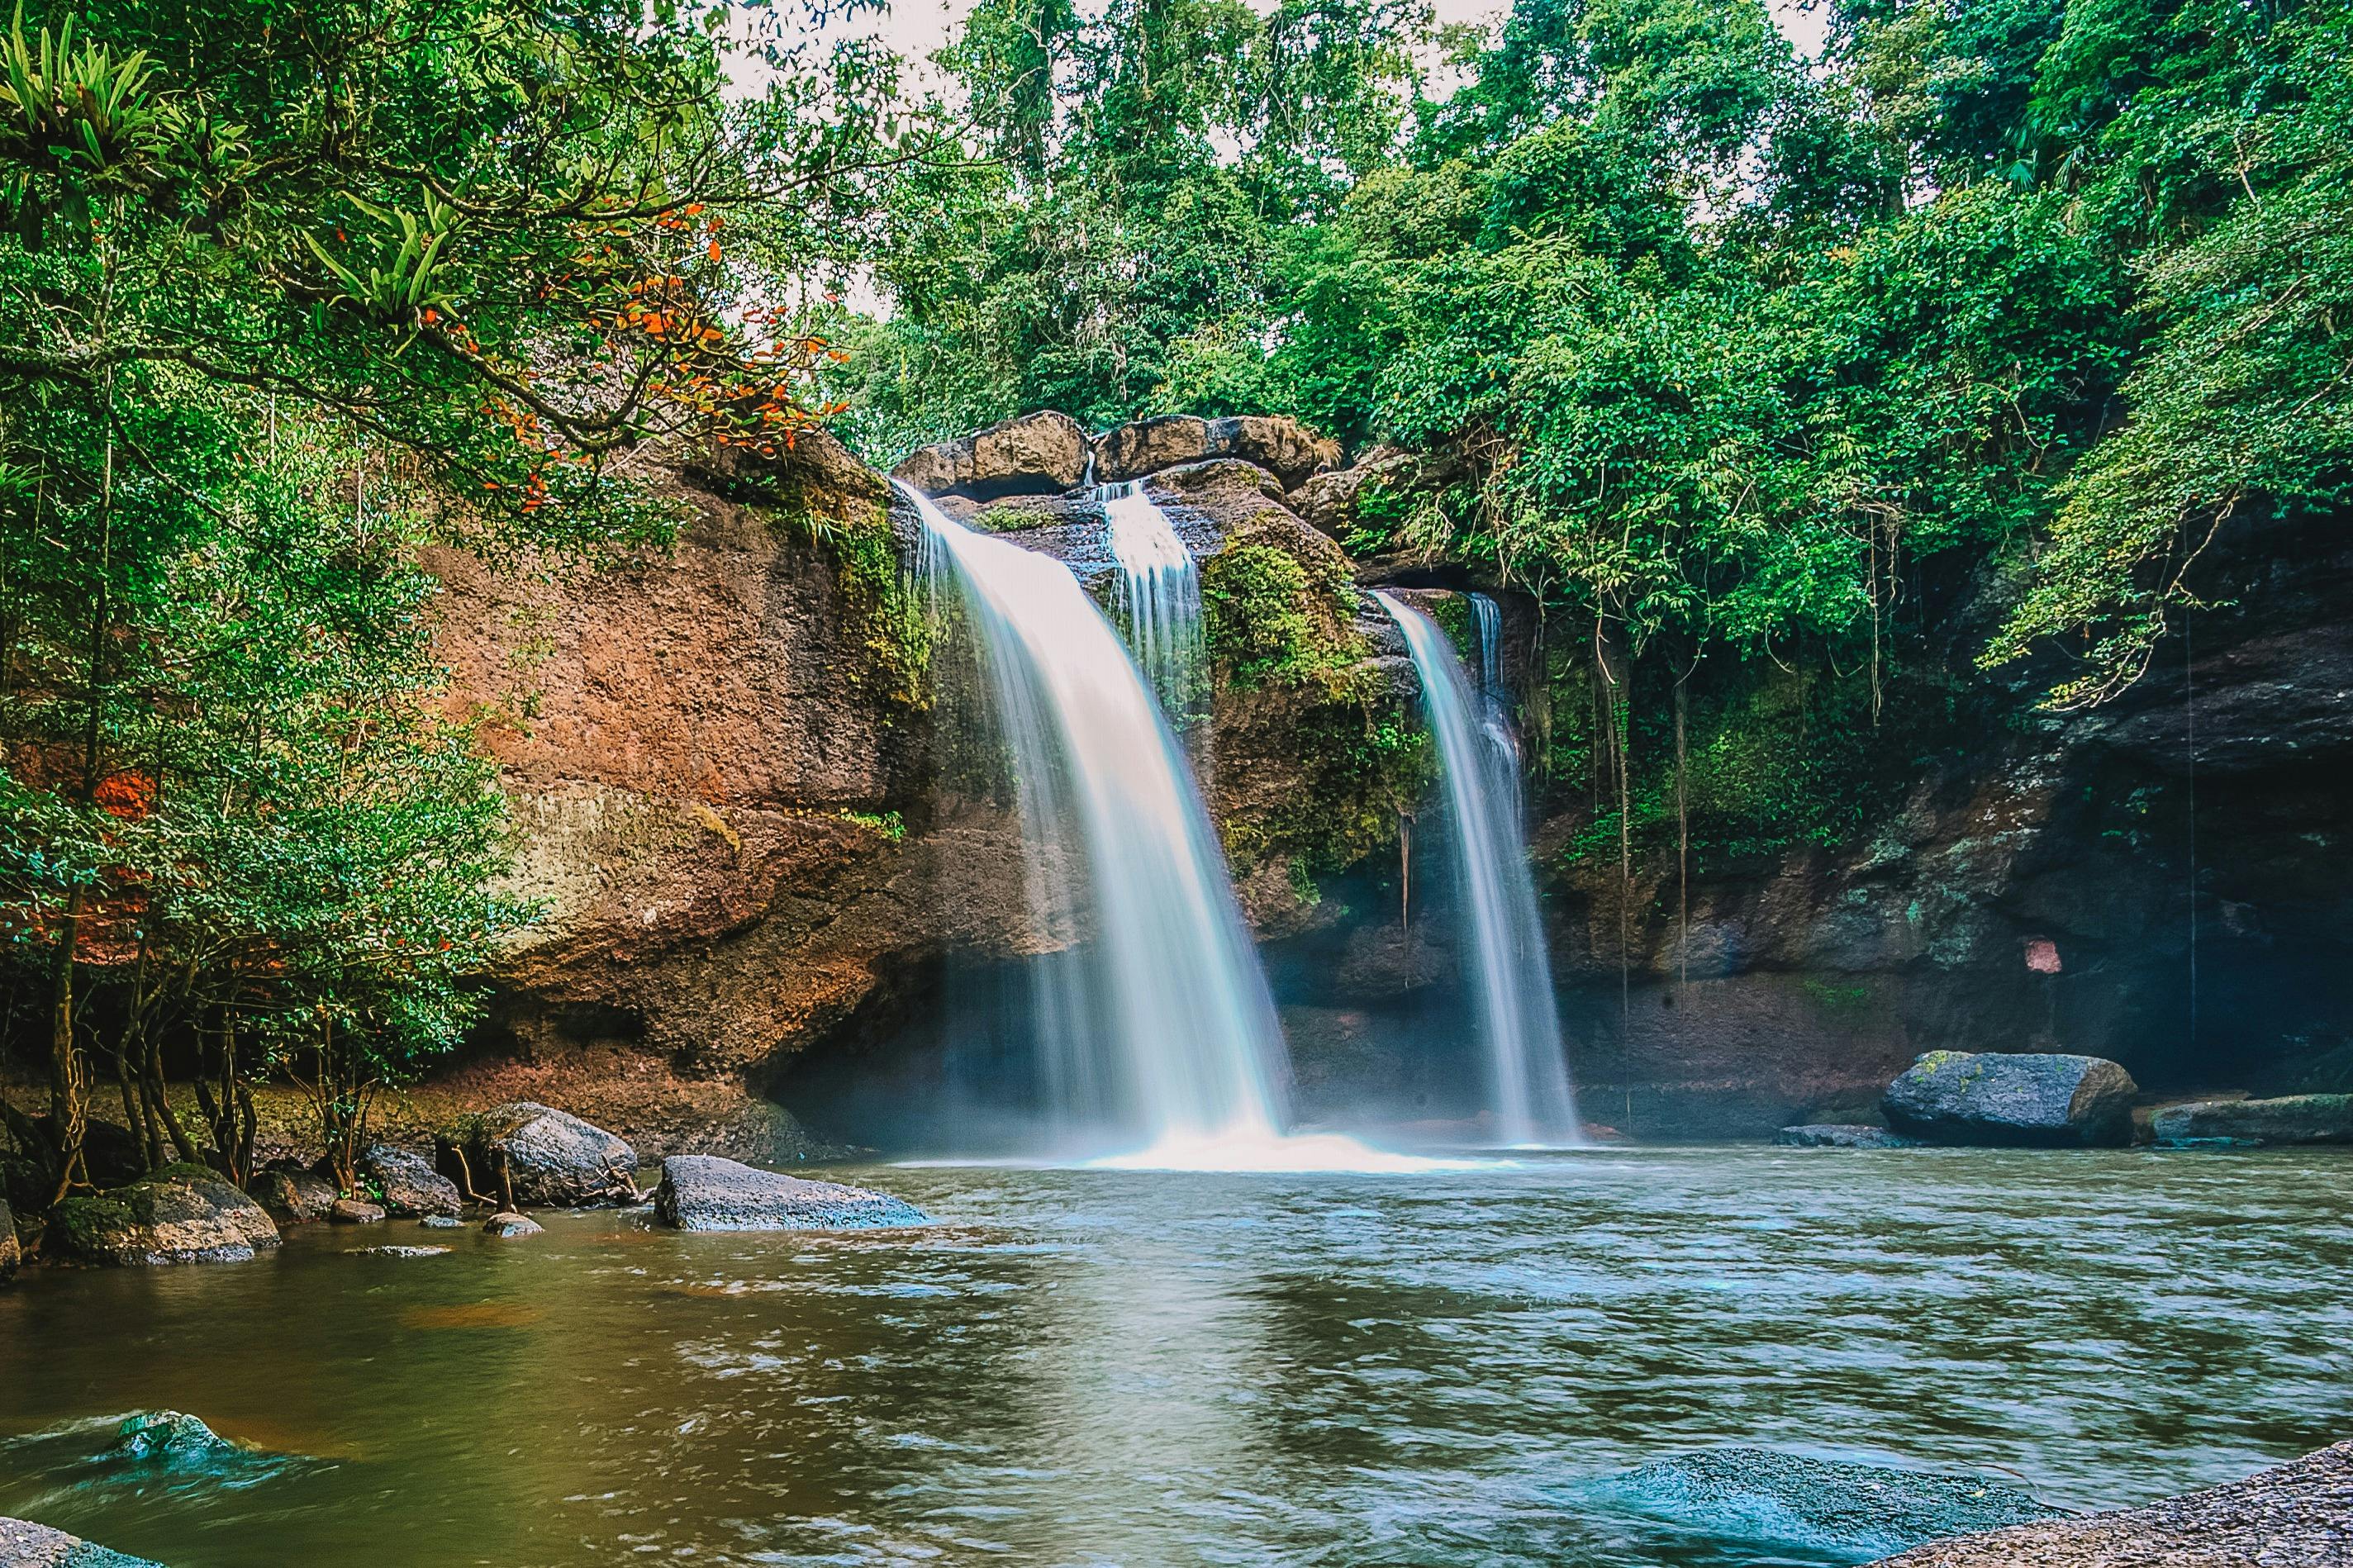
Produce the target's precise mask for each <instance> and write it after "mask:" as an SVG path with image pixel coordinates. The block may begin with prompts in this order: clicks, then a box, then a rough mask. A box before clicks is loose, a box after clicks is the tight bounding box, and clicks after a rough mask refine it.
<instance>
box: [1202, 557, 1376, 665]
mask: <svg viewBox="0 0 2353 1568" xmlns="http://www.w3.org/2000/svg"><path fill="white" fill-rule="evenodd" d="M1352 596H1353V589H1352V587H1351V585H1350V584H1349V583H1348V581H1347V578H1346V577H1345V574H1343V575H1341V576H1340V577H1338V578H1337V579H1334V578H1330V577H1319V576H1318V575H1315V574H1311V573H1310V571H1309V569H1308V568H1307V567H1306V566H1303V565H1302V564H1301V563H1300V560H1299V557H1298V556H1296V555H1295V554H1293V553H1292V552H1290V551H1287V550H1282V549H1280V548H1278V547H1276V546H1274V545H1271V544H1263V543H1252V542H1240V543H1234V544H1229V545H1228V546H1227V547H1226V548H1225V549H1223V550H1221V551H1219V552H1218V553H1217V554H1215V555H1213V556H1211V557H1209V559H1208V561H1206V562H1204V563H1202V566H1201V618H1202V630H1203V633H1204V636H1205V637H1206V639H1207V642H1208V651H1209V657H1210V658H1212V659H1213V660H1215V661H1216V663H1217V664H1218V666H1219V668H1220V670H1221V671H1222V672H1223V673H1224V675H1225V677H1226V679H1228V680H1229V681H1230V682H1231V683H1232V684H1233V685H1235V686H1237V687H1240V688H1242V689H1250V688H1253V687H1295V686H1302V685H1305V684H1307V683H1309V682H1311V681H1319V680H1320V681H1323V682H1324V683H1326V684H1329V683H1331V682H1333V681H1335V680H1341V679H1346V678H1347V676H1348V674H1349V673H1350V671H1351V670H1352V669H1353V667H1354V663H1355V659H1356V643H1355V637H1354V635H1353V634H1352V633H1351V632H1350V631H1348V629H1347V616H1349V614H1350V613H1351V610H1352V605H1351V598H1352Z"/></svg>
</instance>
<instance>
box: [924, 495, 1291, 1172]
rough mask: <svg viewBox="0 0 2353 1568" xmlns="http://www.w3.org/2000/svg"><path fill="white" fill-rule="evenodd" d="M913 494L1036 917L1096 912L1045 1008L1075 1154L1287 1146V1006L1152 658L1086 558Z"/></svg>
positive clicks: (1044, 1042)
mask: <svg viewBox="0 0 2353 1568" xmlns="http://www.w3.org/2000/svg"><path fill="white" fill-rule="evenodd" d="M900 488H901V489H902V492H903V493H904V494H905V495H906V496H907V498H908V500H910V501H911V502H912V503H913V506H914V508H915V510H916V511H917V513H918V514H919V515H920V516H921V518H922V519H923V526H924V530H925V548H926V552H927V555H928V557H929V560H928V563H927V570H928V572H929V573H930V574H933V575H934V576H935V577H944V578H945V579H947V580H948V581H950V582H952V584H954V586H955V590H956V592H957V593H958V595H960V597H961V600H962V603H963V605H964V608H965V613H966V615H967V616H968V619H969V621H970V625H971V629H972V632H973V636H974V637H975V640H976V644H977V647H978V651H979V654H980V661H981V664H982V666H983V668H984V670H985V672H986V675H987V681H988V684H989V688H990V691H991V694H992V696H993V698H994V700H995V710H996V719H997V725H998V728H999V730H1000V731H1001V732H1002V734H1003V737H1004V740H1005V742H1006V746H1007V748H1008V752H1010V755H1011V760H1012V763H1013V768H1014V774H1015V781H1016V784H1017V786H1018V794H1019V798H1020V809H1021V816H1022V824H1023V835H1024V838H1025V840H1026V844H1027V848H1028V855H1029V865H1030V868H1031V876H1030V886H1029V889H1028V890H1029V897H1030V899H1031V901H1032V904H1033V906H1034V907H1035V912H1036V913H1037V914H1038V916H1039V923H1040V925H1041V926H1043V927H1047V928H1050V929H1051V928H1061V929H1068V928H1069V927H1071V925H1072V924H1073V923H1074V922H1073V920H1072V910H1071V907H1070V906H1071V903H1072V902H1073V901H1075V900H1078V899H1080V898H1083V900H1084V902H1085V905H1086V909H1087V913H1088V915H1089V916H1090V917H1091V920H1090V921H1089V930H1090V933H1091V934H1090V940H1089V941H1088V942H1086V944H1085V946H1084V948H1083V949H1082V951H1081V952H1078V953H1076V954H1074V955H1072V956H1071V961H1070V962H1065V963H1055V964H1053V965H1051V966H1050V973H1051V988H1052V989H1053V990H1055V991H1057V992H1059V993H1060V994H1058V995H1056V996H1054V997H1052V998H1050V999H1049V1000H1047V1001H1046V1002H1045V1003H1043V1004H1042V1005H1040V1006H1039V1009H1038V1011H1039V1017H1038V1019H1037V1025H1038V1027H1039V1032H1040V1034H1041V1036H1042V1037H1043V1038H1042V1039H1041V1041H1040V1045H1041V1047H1042V1049H1043V1051H1044V1053H1045V1056H1046V1067H1047V1077H1048V1089H1049V1092H1050V1095H1051V1096H1052V1098H1053V1100H1054V1101H1055V1104H1054V1106H1053V1108H1052V1110H1053V1115H1054V1119H1055V1121H1057V1123H1058V1124H1059V1125H1058V1127H1057V1129H1056V1130H1057V1131H1059V1132H1060V1134H1061V1135H1062V1138H1063V1140H1064V1142H1066V1143H1068V1144H1071V1145H1076V1146H1078V1148H1065V1149H1063V1150H1060V1151H1058V1152H1064V1153H1068V1152H1079V1149H1082V1148H1087V1147H1088V1146H1092V1149H1093V1150H1102V1149H1104V1148H1107V1147H1109V1148H1115V1147H1119V1146H1123V1145H1124V1146H1125V1147H1127V1148H1130V1149H1133V1148H1134V1147H1136V1146H1138V1145H1142V1146H1144V1147H1145V1150H1146V1151H1147V1152H1154V1151H1158V1152H1161V1153H1162V1154H1163V1155H1165V1156H1166V1160H1167V1162H1168V1163H1183V1162H1184V1161H1185V1160H1186V1158H1187V1155H1186V1152H1187V1151H1188V1150H1189V1151H1198V1150H1200V1149H1203V1148H1206V1147H1210V1146H1229V1147H1240V1146H1246V1145H1250V1144H1263V1143H1267V1142H1272V1141H1274V1140H1276V1139H1277V1138H1278V1136H1279V1134H1280V1131H1281V1129H1282V1125H1283V1122H1284V1121H1285V1118H1286V1110H1285V1092H1286V1080H1287V1078H1288V1063H1287V1059H1286V1057H1285V1053H1284V1049H1283V1045H1282V1034H1281V1031H1280V1029H1279V1028H1278V1026H1277V1025H1276V1022H1275V1014H1274V1003H1273V1000H1272V997H1271V994H1269V992H1268V989H1267V983H1266V976H1265V974H1264V973H1263V972H1262V971H1261V968H1260V966H1259V962H1258V955H1257V953H1256V951H1255V950H1254V949H1253V948H1252V947H1251V945H1250V936H1249V933H1248V931H1246V930H1245V928H1244V926H1243V924H1242V917H1241V910H1240V907H1239V906H1238V905H1237V904H1236V902H1235V900H1234V895H1233V890H1232V887H1231V884H1230V882H1229V879H1228V877H1227V873H1226V867H1225V862H1224V858H1223V856H1222V854H1221V853H1220V851H1219V846H1218V839H1217V834H1216V832H1215V830H1214V829H1213V828H1212V826H1210V823H1209V818H1208V812H1207V811H1206V810H1205V809H1204V808H1203V806H1202V804H1201V799H1200V795H1199V794H1198V791H1197V790H1196V789H1195V787H1194V785H1193V782H1192V779H1191V777H1190V775H1189V774H1188V773H1187V771H1186V766H1185V758H1184V753H1183V752H1182V751H1181V750H1180V749H1179V747H1178V745H1177V743H1176V736H1175V735H1174V733H1173V732H1172V731H1170V730H1169V727H1168V725H1167V723H1166V721H1165V720H1164V719H1163V718H1162V716H1161V714H1160V711H1159V710H1158V708H1157V707H1156V706H1155V704H1154V702H1153V700H1152V694H1151V692H1150V690H1149V689H1147V688H1146V687H1145V682H1144V679H1143V678H1142V677H1141V676H1140V675H1139V673H1138V671H1137V667H1136V664H1135V663H1134V660H1132V659H1130V658H1129V657H1128V655H1127V651H1126V649H1125V648H1124V647H1122V646H1121V644H1120V641H1119V638H1118V637H1117V635H1116V634H1115V633H1114V632H1113V629H1112V626H1111V624H1110V622H1108V621H1107V620H1105V619H1104V618H1103V614H1102V612H1101V611H1100V610H1098V609H1097V608H1096V607H1095V605H1094V602H1093V601H1092V600H1091V599H1090V598H1088V597H1087V595H1086V593H1085V591H1084V590H1083V589H1082V588H1081V587H1080V586H1079V584H1078V580H1077V579H1076V578H1075V577H1073V576H1072V575H1071V571H1070V568H1069V567H1067V566H1065V565H1064V564H1063V563H1060V562H1059V561H1057V560H1055V559H1053V558H1052V557H1051V556H1049V555H1044V554H1040V553H1039V552H1033V551H1029V550H1024V549H1022V548H1021V547H1020V546H1018V545H1016V544H1011V543H1008V542H1005V541H1003V540H1000V539H995V538H991V537H989V536H987V535H985V534H981V533H976V532H975V531H972V530H970V529H967V528H965V527H963V526H962V525H961V524H958V523H956V522H955V521H952V520H950V519H949V518H948V517H947V516H946V515H945V514H944V513H943V512H941V511H940V510H939V509H938V508H937V507H935V506H934V505H933V504H932V503H931V502H930V501H929V500H927V499H926V498H924V497H923V495H922V493H921V492H919V491H917V490H915V489H913V488H912V487H910V486H907V485H905V484H903V483H902V485H901V486H900ZM1165 521H1166V520H1165V519H1164V520H1163V522H1164V525H1165ZM1177 548H1178V550H1179V551H1181V550H1182V546H1181V545H1179V546H1178V547H1177ZM1064 868H1069V870H1068V872H1067V874H1066V873H1065V870H1064ZM1073 883H1076V884H1078V885H1075V886H1073V885H1071V884H1073ZM1155 1163H1157V1162H1155Z"/></svg>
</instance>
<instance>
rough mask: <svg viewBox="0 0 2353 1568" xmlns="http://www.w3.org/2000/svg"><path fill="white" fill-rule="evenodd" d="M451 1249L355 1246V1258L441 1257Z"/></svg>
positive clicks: (353, 1249) (353, 1254) (353, 1252)
mask: <svg viewBox="0 0 2353 1568" xmlns="http://www.w3.org/2000/svg"><path fill="white" fill-rule="evenodd" d="M448 1250H449V1249H448V1247H399V1246H393V1247H353V1248H352V1256H353V1258H439V1257H441V1256H442V1255H443V1254H445V1253H447V1252H448Z"/></svg>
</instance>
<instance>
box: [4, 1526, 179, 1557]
mask: <svg viewBox="0 0 2353 1568" xmlns="http://www.w3.org/2000/svg"><path fill="white" fill-rule="evenodd" d="M0 1568H163V1565H162V1564H160V1563H154V1562H153V1561H151V1560H150V1559H148V1558H144V1557H128V1556H125V1555H124V1554H123V1553H121V1552H115V1551H111V1550H110V1549H109V1548H107V1547H103V1546H99V1545H96V1544H93V1543H92V1542H88V1541H84V1540H83V1539H82V1538H81V1537H80V1536H79V1535H68V1534H67V1533H66V1532H65V1531H62V1530H52V1529H50V1528H49V1527H48V1526H47V1525H46V1524H35V1523H33V1522H32V1521H30V1520H24V1519H0Z"/></svg>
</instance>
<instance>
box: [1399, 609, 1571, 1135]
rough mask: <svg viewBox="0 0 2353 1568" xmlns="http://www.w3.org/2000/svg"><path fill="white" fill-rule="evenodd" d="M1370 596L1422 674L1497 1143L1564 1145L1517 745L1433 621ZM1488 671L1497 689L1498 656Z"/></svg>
mask: <svg viewBox="0 0 2353 1568" xmlns="http://www.w3.org/2000/svg"><path fill="white" fill-rule="evenodd" d="M1373 596H1374V597H1375V598H1377V599H1378V600H1379V601H1380V602H1381V606H1382V607H1383V608H1384V609H1386V610H1388V613H1389V614H1390V616H1393V617H1394V618H1395V619H1396V621H1397V624H1398V629H1399V630H1401V631H1403V632H1404V633H1405V641H1406V647H1407V649H1408V651H1409V652H1410V653H1411V654H1412V656H1413V668H1414V670H1415V673H1417V674H1418V675H1419V676H1420V677H1421V692H1422V710H1423V712H1424V714H1425V715H1426V716H1427V718H1428V720H1429V721H1430V734H1431V735H1432V736H1433V737H1434V738H1435V739H1436V741H1437V742H1438V763H1439V770H1440V773H1441V775H1442V777H1443V782H1444V786H1445V795H1446V816H1447V823H1448V826H1450V827H1451V829H1452V837H1453V840H1454V865H1455V883H1456V888H1457V893H1458V897H1457V904H1458V906H1459V908H1458V919H1459V920H1460V921H1461V926H1462V935H1463V938H1464V950H1465V952H1467V953H1468V955H1469V958H1470V961H1471V967H1472V971H1473V973H1472V982H1473V984H1472V1007H1473V1013H1474V1016H1475V1018H1476V1021H1477V1025H1478V1030H1479V1038H1480V1044H1481V1045H1482V1047H1484V1050H1485V1053H1486V1058H1487V1076H1488V1092H1489V1104H1490V1108H1491V1109H1492V1110H1493V1112H1494V1116H1495V1130H1496V1133H1497V1142H1501V1143H1503V1144H1504V1145H1506V1146H1509V1147H1514V1148H1564V1147H1573V1146H1575V1145H1576V1144H1577V1143H1579V1142H1582V1141H1583V1140H1582V1138H1581V1136H1580V1135H1579V1132H1578V1129H1577V1102H1576V1100H1575V1098H1574V1096H1573V1094H1572V1093H1571V1091H1570V1089H1569V1082H1568V1058H1567V1049H1566V1047H1565V1046H1564V1045H1563V1042H1562V1039H1561V1032H1560V1011H1559V1006H1558V1005H1557V1003H1556V1001H1555V1000H1554V996H1553V988H1552V963H1551V961H1550V960H1549V958H1547V956H1546V952H1545V941H1544V926H1543V924H1542V922H1541V921H1540V920H1539V918H1538V916H1537V913H1536V893H1535V879H1534V877H1532V876H1531V875H1530V873H1529V869H1528V844H1527V835H1526V831H1525V827H1524V826H1523V825H1522V822H1521V804H1520V764H1519V752H1518V747H1517V744H1516V742H1515V741H1514V738H1513V736H1512V732H1511V727H1510V724H1509V722H1508V721H1507V720H1506V719H1505V718H1504V715H1503V713H1502V710H1501V706H1500V702H1499V701H1493V700H1489V698H1488V696H1487V695H1486V694H1485V693H1482V692H1478V691H1473V690H1472V686H1471V680H1470V677H1469V675H1468V674H1467V673H1466V672H1465V671H1464V669H1463V668H1462V661H1461V658H1458V657H1457V656H1456V654H1455V652H1454V645H1453V643H1452V642H1451V641H1449V640H1448V638H1447V636H1446V634H1445V633H1444V632H1443V631H1440V629H1439V627H1438V624H1437V623H1436V622H1435V621H1433V620H1431V619H1430V617H1429V616H1425V615H1423V614H1422V613H1421V612H1420V611H1419V610H1417V609H1415V608H1413V607H1412V606H1411V605H1406V604H1403V603H1401V602H1399V601H1398V600H1396V599H1393V598H1391V597H1390V596H1389V595H1387V594H1376V595H1373ZM1492 612H1493V605H1492V604H1491V605H1489V606H1488V612H1487V613H1482V614H1481V615H1480V617H1479V619H1480V630H1481V643H1482V664H1485V663H1487V662H1489V661H1488V659H1487V658H1485V657H1483V656H1484V655H1485V652H1486V649H1487V648H1488V647H1493V646H1494V644H1495V642H1496V640H1497V639H1496V638H1495V637H1493V633H1492V631H1491V629H1490V628H1491V626H1492V625H1493V622H1492V621H1491V618H1490V616H1491V614H1492ZM1498 618H1499V617H1498ZM1493 668H1494V669H1495V671H1496V674H1495V676H1494V678H1493V679H1495V681H1496V682H1497V683H1498V684H1500V681H1501V668H1502V665H1501V659H1500V657H1498V658H1496V659H1495V660H1494V661H1493Z"/></svg>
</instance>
